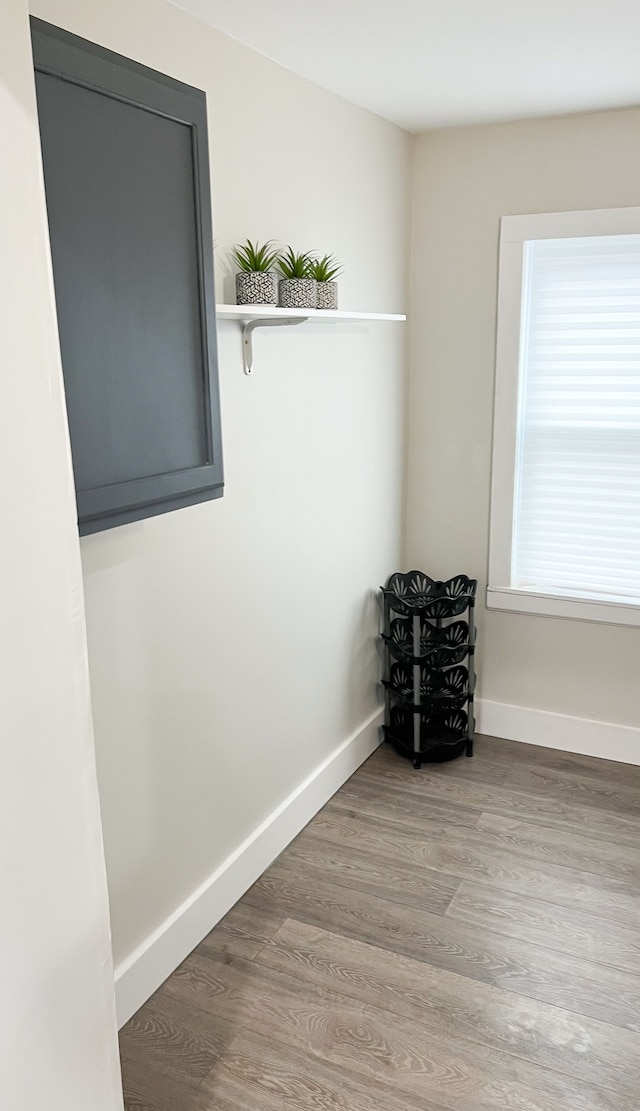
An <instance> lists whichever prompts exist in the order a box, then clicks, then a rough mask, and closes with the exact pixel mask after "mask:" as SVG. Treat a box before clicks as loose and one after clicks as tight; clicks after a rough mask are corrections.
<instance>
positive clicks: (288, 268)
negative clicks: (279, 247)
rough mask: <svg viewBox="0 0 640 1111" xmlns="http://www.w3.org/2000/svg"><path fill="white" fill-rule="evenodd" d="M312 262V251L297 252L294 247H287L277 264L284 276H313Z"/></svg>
mask: <svg viewBox="0 0 640 1111" xmlns="http://www.w3.org/2000/svg"><path fill="white" fill-rule="evenodd" d="M312 262H313V252H312V251H300V252H296V251H294V249H293V247H287V249H286V251H283V252H282V254H281V255H280V257H279V258H278V261H277V262H276V266H277V268H278V270H279V271H280V273H281V274H282V277H283V278H311V277H312V276H313V275H312V274H311V264H312Z"/></svg>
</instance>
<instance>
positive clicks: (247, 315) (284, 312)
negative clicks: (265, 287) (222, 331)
mask: <svg viewBox="0 0 640 1111" xmlns="http://www.w3.org/2000/svg"><path fill="white" fill-rule="evenodd" d="M216 316H218V317H219V318H220V320H406V319H407V318H406V316H402V315H400V314H398V313H391V312H343V311H342V310H341V309H277V308H275V306H274V305H217V306H216Z"/></svg>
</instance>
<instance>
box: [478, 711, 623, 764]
mask: <svg viewBox="0 0 640 1111" xmlns="http://www.w3.org/2000/svg"><path fill="white" fill-rule="evenodd" d="M476 716H477V721H476V731H477V732H478V733H485V734H486V735H487V736H489V737H505V738H506V739H507V740H509V741H522V742H523V743H524V744H529V745H541V746H542V747H543V748H559V749H562V750H563V751H564V752H579V753H581V754H582V755H583V756H599V757H600V758H601V759H604V760H619V761H621V762H622V763H623V764H640V729H637V728H635V727H634V726H632V725H614V724H612V723H611V722H607V721H593V720H592V719H590V718H576V717H568V716H567V715H565V714H553V713H550V712H549V711H547V710H532V709H529V708H528V707H526V706H510V705H508V704H507V703H505V702H491V701H489V700H487V699H478V700H477V702H476Z"/></svg>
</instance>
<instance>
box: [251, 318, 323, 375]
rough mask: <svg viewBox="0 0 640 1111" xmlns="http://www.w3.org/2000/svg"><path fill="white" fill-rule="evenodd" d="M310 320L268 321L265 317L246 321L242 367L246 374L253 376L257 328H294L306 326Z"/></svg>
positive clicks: (285, 319) (281, 319) (286, 319)
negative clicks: (295, 326) (254, 342)
mask: <svg viewBox="0 0 640 1111" xmlns="http://www.w3.org/2000/svg"><path fill="white" fill-rule="evenodd" d="M308 319H309V317H308V316H286V317H284V316H283V317H280V319H278V320H268V319H267V318H266V317H264V318H262V319H260V318H259V319H258V320H247V321H245V323H244V325H243V328H242V365H243V366H244V372H245V374H253V333H254V332H255V330H256V328H282V327H283V326H285V327H286V326H289V327H293V326H294V324H306V322H307V320H308Z"/></svg>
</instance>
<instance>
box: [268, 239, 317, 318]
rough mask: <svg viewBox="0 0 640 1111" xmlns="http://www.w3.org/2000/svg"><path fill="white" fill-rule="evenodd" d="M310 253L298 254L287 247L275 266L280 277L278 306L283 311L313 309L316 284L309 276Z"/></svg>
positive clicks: (311, 257) (311, 259) (311, 258)
mask: <svg viewBox="0 0 640 1111" xmlns="http://www.w3.org/2000/svg"><path fill="white" fill-rule="evenodd" d="M312 261H313V256H312V254H311V251H305V252H298V253H296V251H294V250H293V247H287V249H286V251H284V252H283V253H282V254H281V255H280V257H279V258H278V260H277V263H276V266H277V267H278V270H279V271H280V274H281V275H282V277H281V278H280V281H279V282H278V292H279V301H278V303H279V305H280V306H281V308H283V309H315V307H316V288H317V282H316V280H315V278H314V277H312V275H311V269H310V268H311V263H312Z"/></svg>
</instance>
